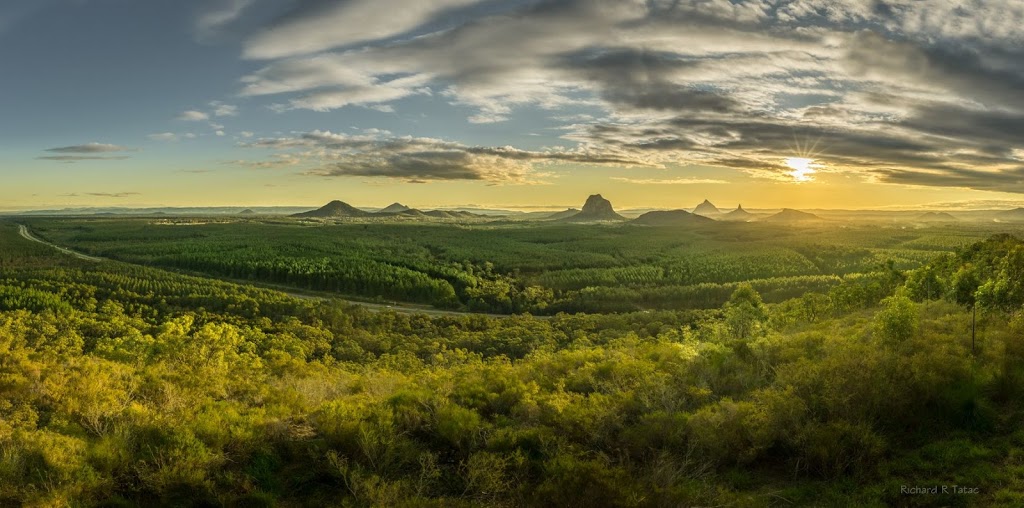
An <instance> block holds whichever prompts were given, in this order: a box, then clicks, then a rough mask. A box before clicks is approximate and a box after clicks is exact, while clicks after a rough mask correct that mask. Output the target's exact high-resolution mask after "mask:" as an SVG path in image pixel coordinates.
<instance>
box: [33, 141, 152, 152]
mask: <svg viewBox="0 0 1024 508" xmlns="http://www.w3.org/2000/svg"><path fill="white" fill-rule="evenodd" d="M46 151H47V152H54V153H108V152H130V151H132V149H131V148H127V147H124V146H120V145H112V144H108V143H95V142H94V143H86V144H84V145H72V146H61V147H57V148H47V149H46Z"/></svg>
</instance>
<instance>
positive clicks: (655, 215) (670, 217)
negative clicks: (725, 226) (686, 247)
mask: <svg viewBox="0 0 1024 508" xmlns="http://www.w3.org/2000/svg"><path fill="white" fill-rule="evenodd" d="M712 222H715V221H714V219H710V218H708V217H704V216H702V215H695V214H692V213H690V212H687V211H686V210H657V211H654V212H647V213H645V214H643V215H641V216H639V217H637V218H636V219H633V224H643V225H645V226H680V225H687V224H710V223H712Z"/></svg>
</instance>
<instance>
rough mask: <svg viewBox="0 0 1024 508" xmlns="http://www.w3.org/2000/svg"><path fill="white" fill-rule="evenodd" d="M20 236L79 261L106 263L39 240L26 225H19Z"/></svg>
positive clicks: (101, 259)
mask: <svg viewBox="0 0 1024 508" xmlns="http://www.w3.org/2000/svg"><path fill="white" fill-rule="evenodd" d="M18 234H20V235H21V237H22V238H24V239H26V240H31V241H33V242H37V243H41V244H43V245H46V246H47V247H53V248H54V249H57V250H59V251H61V252H63V253H64V254H67V255H69V256H74V257H76V258H78V259H82V260H85V261H92V262H93V263H99V262H101V261H105V260H104V259H103V258H98V257H95V256H87V255H85V254H82V253H81V252H75V251H73V250H71V249H65V248H64V247H60V246H58V245H54V244H52V243H50V242H47V241H45V240H42V239H40V238H37V237H36V236H35V235H33V234H32V232H31V231H29V230H28V226H26V225H24V224H18Z"/></svg>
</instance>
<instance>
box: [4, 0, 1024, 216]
mask: <svg viewBox="0 0 1024 508" xmlns="http://www.w3.org/2000/svg"><path fill="white" fill-rule="evenodd" d="M1022 25H1024V2H1021V1H1020V0H965V1H960V0H846V1H837V0H749V1H741V0H500V1H493V0H489V1H482V0H175V1H173V2H172V1H158V0H3V1H2V2H0V182H2V183H0V209H25V208H50V207H77V206H102V207H109V206H130V207H136V206H274V205H303V206H304V205H319V204H322V203H325V202H327V201H329V200H333V199H340V200H343V201H346V202H349V203H351V204H354V205H357V206H385V205H387V204H389V203H391V202H395V201H398V202H402V203H404V204H407V205H409V206H416V207H445V206H449V207H455V206H486V207H502V208H518V209H524V210H528V209H557V208H562V207H566V206H577V207H578V206H579V205H580V204H582V202H583V201H584V200H585V198H586V196H587V195H589V194H594V193H601V194H602V195H604V196H605V197H606V198H608V199H610V200H611V201H612V202H613V203H614V204H615V205H616V206H617V207H619V208H642V207H651V208H692V207H693V206H695V205H696V204H698V203H700V202H701V201H702V200H704V199H705V198H707V199H711V200H712V201H713V202H715V203H716V204H718V205H719V206H720V207H723V208H728V207H730V206H735V205H736V204H740V203H742V204H743V205H744V206H745V207H750V208H773V207H783V206H788V207H794V208H845V209H879V208H900V207H905V208H922V207H929V206H936V205H937V204H940V203H941V204H943V206H948V207H975V208H976V207H988V206H990V207H994V208H1007V207H1012V206H1019V205H1020V204H1022V203H1024V134H1022V133H1024V32H1022V31H1021V30H1020V29H1019V27H1020V26H1022Z"/></svg>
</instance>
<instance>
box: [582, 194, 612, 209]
mask: <svg viewBox="0 0 1024 508" xmlns="http://www.w3.org/2000/svg"><path fill="white" fill-rule="evenodd" d="M608 212H611V213H615V209H614V208H613V207H612V202H611V201H608V200H607V199H605V198H604V196H602V195H600V194H594V195H593V196H590V197H589V198H587V202H586V203H584V204H583V213H608Z"/></svg>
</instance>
